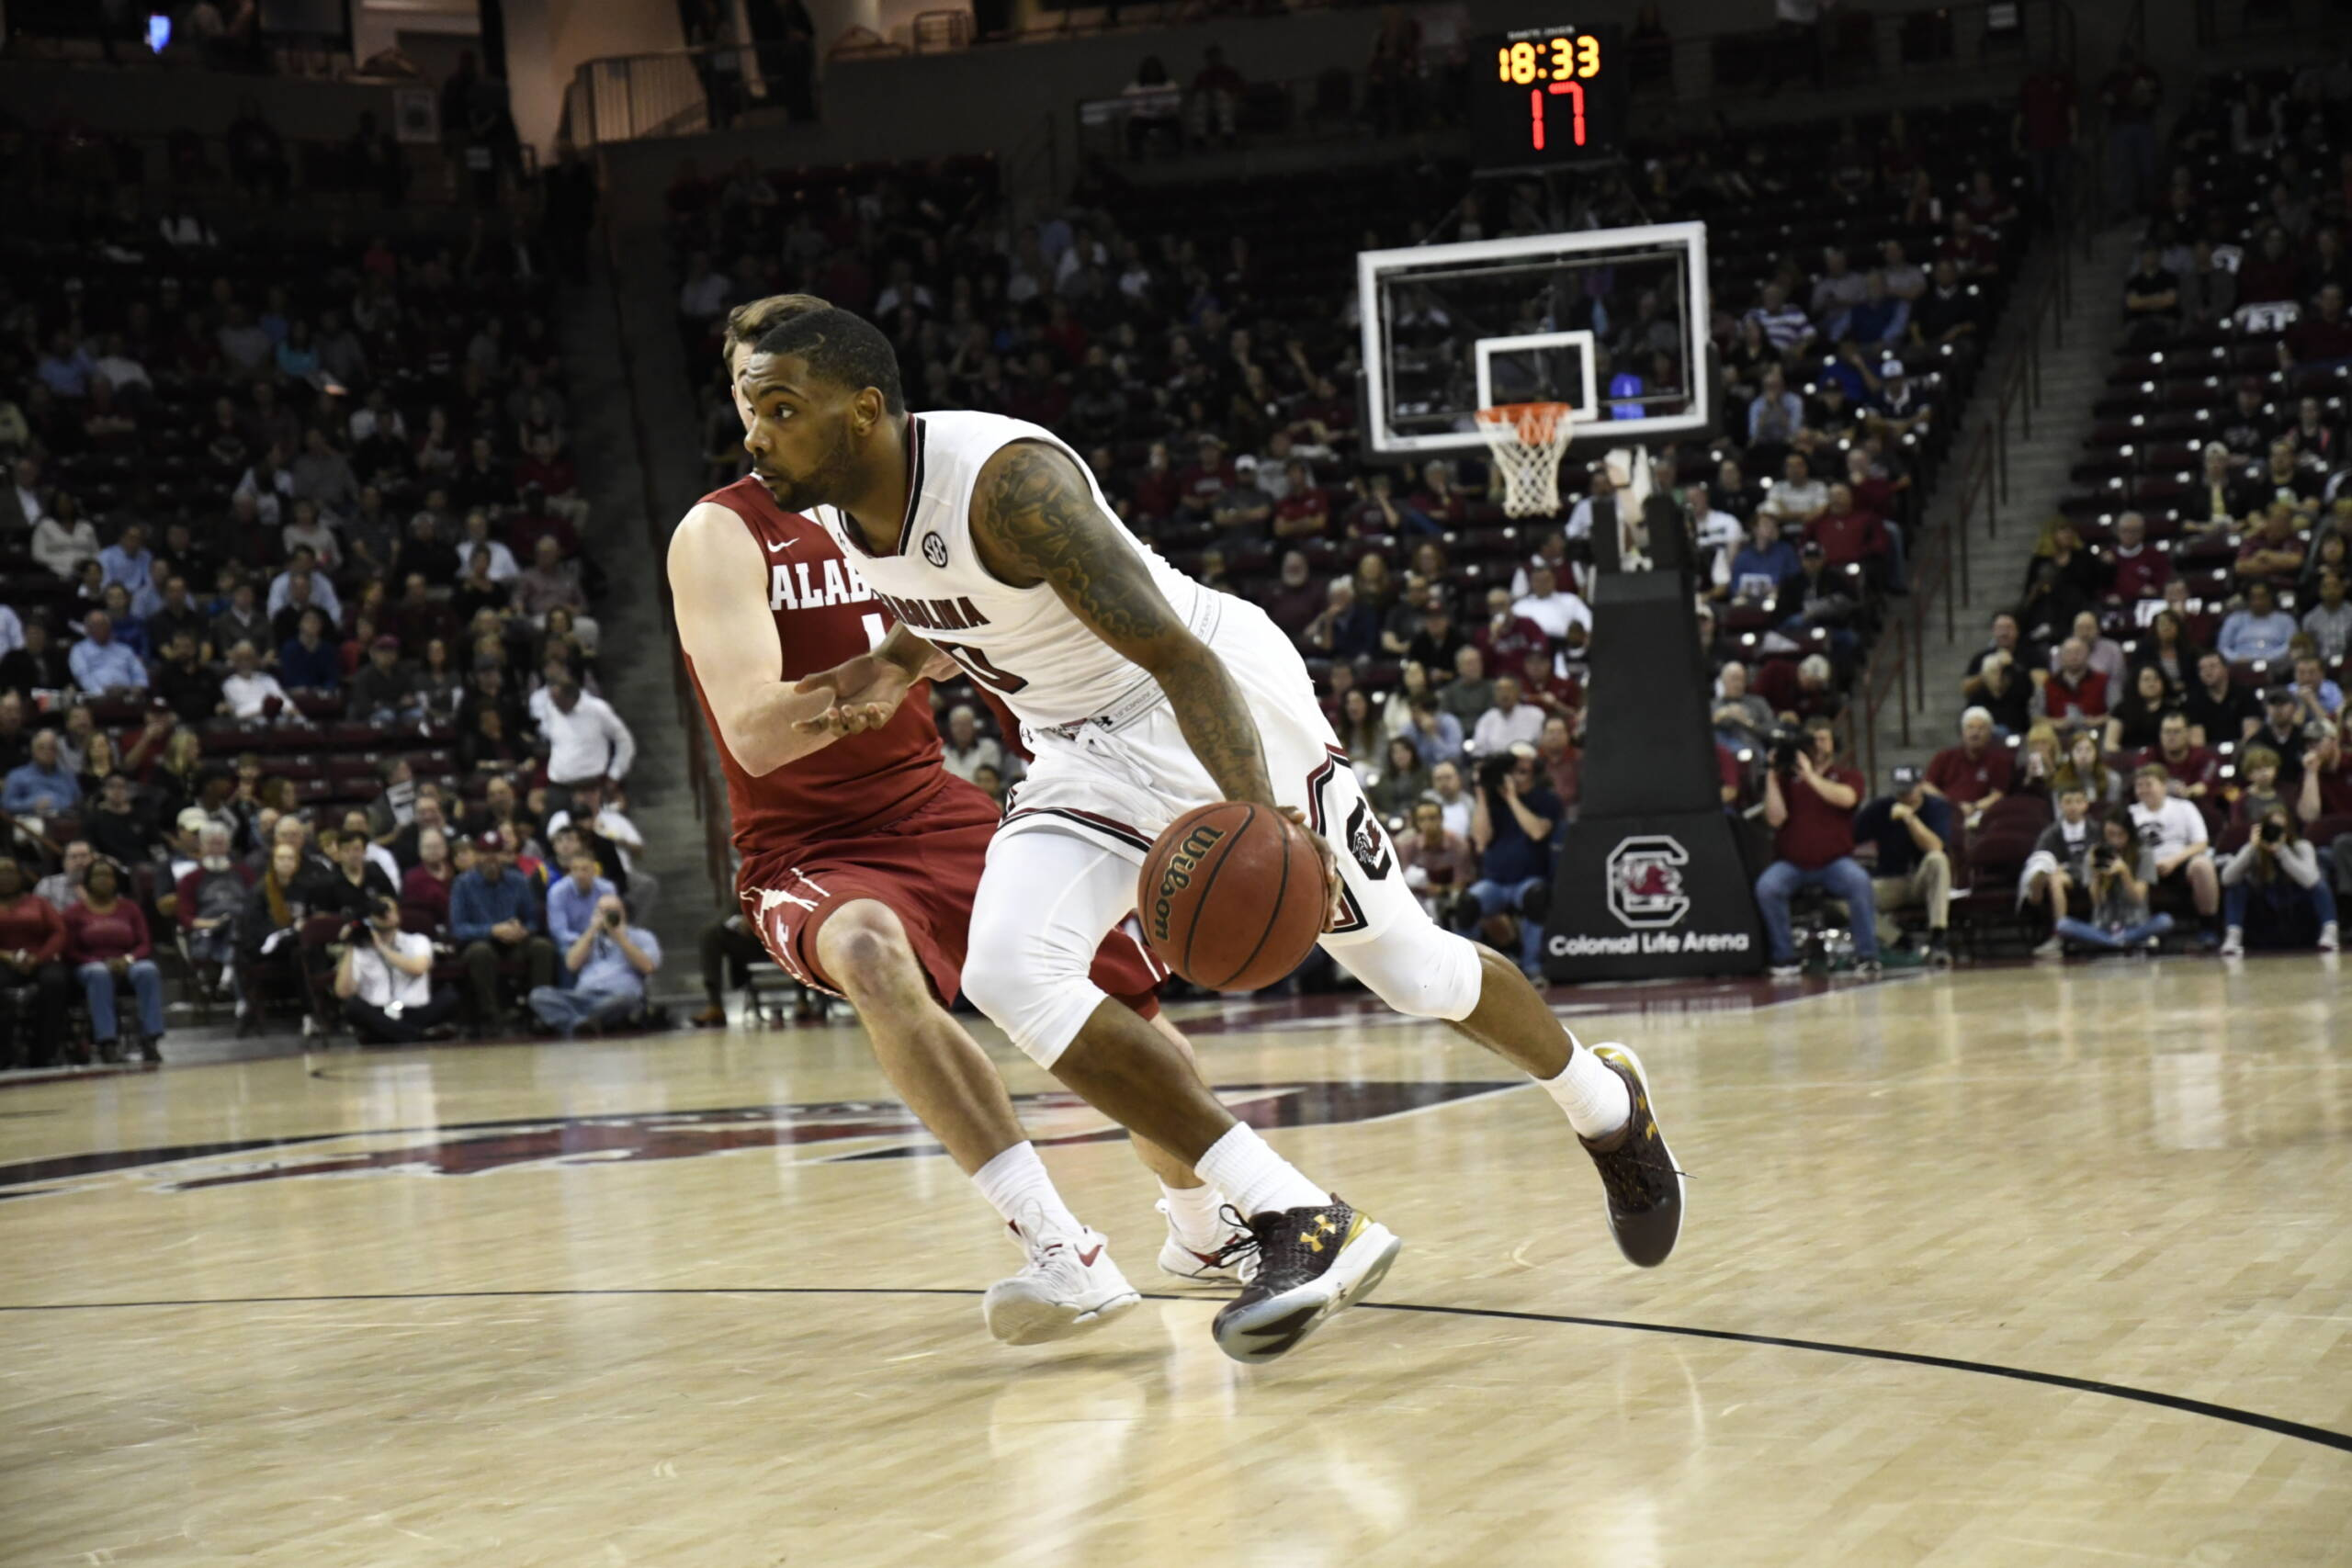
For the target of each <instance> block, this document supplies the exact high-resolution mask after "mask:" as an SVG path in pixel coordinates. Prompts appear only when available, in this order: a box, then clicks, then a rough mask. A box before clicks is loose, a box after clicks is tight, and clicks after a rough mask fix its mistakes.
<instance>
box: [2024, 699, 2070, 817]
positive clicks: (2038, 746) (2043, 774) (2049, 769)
mask: <svg viewBox="0 0 2352 1568" xmlns="http://www.w3.org/2000/svg"><path fill="white" fill-rule="evenodd" d="M2065 761H2066V753H2065V749H2064V747H2062V746H2060V745H2059V743H2058V731H2057V729H2056V728H2054V727H2053V726H2052V724H2051V722H2050V721H2049V720H2048V719H2046V718H2038V719H2036V720H2034V721H2033V728H2030V729H2029V730H2027V731H2026V732H2025V742H2024V744H2023V745H2021V746H2019V747H2018V762H2017V781H2018V792H2019V793H2020V794H2025V793H2030V794H2034V795H2048V796H2050V798H2051V799H2052V800H2055V799H2056V798H2057V795H2056V792H2055V791H2053V790H2052V788H2051V781H2052V780H2053V779H2055V778H2057V776H2058V770H2059V769H2060V768H2062V767H2064V765H2065Z"/></svg>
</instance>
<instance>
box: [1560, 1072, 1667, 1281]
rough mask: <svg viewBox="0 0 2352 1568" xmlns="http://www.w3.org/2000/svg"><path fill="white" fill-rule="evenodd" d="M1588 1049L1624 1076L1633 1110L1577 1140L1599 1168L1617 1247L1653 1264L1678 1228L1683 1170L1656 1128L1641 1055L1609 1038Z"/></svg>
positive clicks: (1660, 1260) (1627, 1256)
mask: <svg viewBox="0 0 2352 1568" xmlns="http://www.w3.org/2000/svg"><path fill="white" fill-rule="evenodd" d="M1591 1050H1592V1054H1593V1055H1596V1056H1598V1057H1600V1060H1601V1062H1602V1063H1603V1064H1604V1065H1606V1066H1608V1068H1609V1070H1610V1071H1611V1072H1613V1073H1615V1074H1616V1075H1617V1076H1618V1077H1621V1078H1623V1079H1624V1080H1625V1092H1626V1093H1627V1094H1629V1095H1631V1096H1632V1097H1633V1112H1632V1114H1631V1115H1629V1116H1628V1117H1627V1118H1626V1119H1625V1124H1624V1125H1623V1127H1620V1128H1619V1129H1617V1131H1615V1132H1614V1133H1611V1134H1609V1135H1608V1136H1607V1137H1605V1138H1602V1139H1600V1140H1598V1141H1595V1140H1593V1139H1591V1138H1587V1137H1582V1136H1579V1137H1578V1138H1577V1142H1578V1143H1580V1144H1582V1145H1584V1151H1585V1153H1587V1154H1589V1155H1590V1156H1592V1163H1593V1164H1594V1165H1596V1166H1598V1167H1600V1185H1601V1186H1602V1187H1604V1188H1605V1189H1607V1190H1608V1193H1609V1231H1610V1234H1611V1235H1614V1236H1615V1237H1616V1238H1617V1250H1618V1251H1620V1252H1622V1253H1623V1254H1624V1255H1625V1260H1626V1261H1627V1262H1629V1263H1634V1264H1638V1265H1640V1266H1641V1267H1642V1268H1644V1269H1655V1268H1657V1266H1658V1265H1659V1264H1661V1263H1663V1262H1665V1261H1666V1259H1667V1255H1668V1253H1671V1252H1672V1251H1673V1250H1674V1243H1675V1238H1676V1237H1678V1236H1679V1235H1681V1234H1682V1172H1681V1171H1680V1169H1679V1168H1677V1167H1676V1165H1675V1163H1674V1153H1673V1151H1672V1150H1670V1149H1668V1147H1667V1146H1666V1138H1665V1136H1664V1134H1660V1133H1659V1132H1658V1130H1657V1113H1656V1112H1655V1111H1652V1110H1651V1108H1650V1091H1649V1084H1648V1081H1647V1080H1646V1079H1645V1077H1644V1076H1643V1073H1642V1059H1641V1058H1640V1057H1639V1056H1636V1055H1634V1050H1633V1047H1632V1046H1630V1045H1620V1044H1616V1043H1609V1044H1605V1045H1595V1046H1593V1047H1591Z"/></svg>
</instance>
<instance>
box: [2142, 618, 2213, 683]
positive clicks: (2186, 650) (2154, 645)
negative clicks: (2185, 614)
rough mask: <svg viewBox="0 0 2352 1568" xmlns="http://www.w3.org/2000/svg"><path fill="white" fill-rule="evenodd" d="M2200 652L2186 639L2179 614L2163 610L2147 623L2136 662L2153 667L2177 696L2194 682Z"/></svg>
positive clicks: (2202, 652)
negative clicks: (2146, 632)
mask: <svg viewBox="0 0 2352 1568" xmlns="http://www.w3.org/2000/svg"><path fill="white" fill-rule="evenodd" d="M2204 651H2205V650H2204V649H2201V648H2199V647H2198V646H2197V644H2196V643H2195V642H2193V641H2191V640H2190V639H2189V636H2188V623H2187V622H2185V621H2183V620H2182V619H2181V618H2180V612H2179V611H2177V610H2175V609H2172V608H2171V607H2169V606H2167V607H2165V608H2164V609H2162V610H2158V611H2157V612H2156V618H2155V619H2154V620H2153V621H2151V622H2149V623H2148V635H2147V637H2145V638H2143V640H2142V642H2141V644H2140V649H2139V652H2138V654H2137V658H2138V659H2139V660H2140V661H2141V662H2142V663H2144V664H2148V665H2152V666H2154V668H2155V669H2156V670H2157V671H2159V672H2161V673H2162V674H2163V676H2164V678H2165V684H2167V685H2169V686H2170V687H2171V688H2172V689H2173V691H2174V692H2175V693H2180V692H2185V691H2187V690H2188V683H2189V682H2191V681H2194V680H2195V679H2197V660H2199V658H2200V657H2202V656H2203V654H2204Z"/></svg>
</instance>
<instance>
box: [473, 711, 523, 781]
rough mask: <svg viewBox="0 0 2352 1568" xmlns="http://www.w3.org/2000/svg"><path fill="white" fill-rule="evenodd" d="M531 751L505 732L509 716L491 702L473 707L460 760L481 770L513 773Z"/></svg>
mask: <svg viewBox="0 0 2352 1568" xmlns="http://www.w3.org/2000/svg"><path fill="white" fill-rule="evenodd" d="M529 756H530V752H529V751H528V750H526V748H525V747H523V746H522V745H520V744H519V743H517V741H516V740H515V738H514V737H513V736H511V735H509V734H507V733H506V716H505V715H504V714H502V713H500V712H499V711H498V709H497V708H496V707H495V706H493V705H491V704H488V703H484V704H483V705H481V706H480V707H478V708H476V709H475V710H474V723H473V728H471V729H469V730H468V731H466V733H465V735H464V736H463V737H461V738H460V739H459V740H458V761H459V762H460V763H462V764H463V765H464V766H465V767H466V768H467V769H469V771H471V772H474V773H513V772H514V771H515V769H516V768H517V767H519V766H520V765H521V764H522V763H523V762H524V761H526V760H527V759H528V757H529Z"/></svg>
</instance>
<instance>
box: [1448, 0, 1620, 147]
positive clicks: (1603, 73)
mask: <svg viewBox="0 0 2352 1568" xmlns="http://www.w3.org/2000/svg"><path fill="white" fill-rule="evenodd" d="M1620 37H1621V35H1620V34H1619V32H1618V30H1617V29H1616V28H1577V27H1568V26H1565V25H1563V26H1559V27H1550V28H1518V29H1516V30H1514V31H1511V32H1507V33H1493V34H1489V35H1487V37H1486V38H1484V39H1480V40H1478V41H1477V42H1476V43H1474V44H1472V45H1471V46H1470V61H1469V74H1470V154H1471V160H1472V162H1473V163H1474V164H1476V165H1477V166H1478V167H1479V168H1482V169H1528V168H1552V167H1560V166H1565V165H1569V164H1585V163H1600V162H1604V161H1607V160H1610V159H1613V158H1615V157H1617V156H1618V155H1619V154H1620V153H1621V152H1623V147H1624V134H1625V80H1626V65H1627V62H1626V61H1625V60H1623V58H1622V56H1621V53H1620V45H1619V39H1620Z"/></svg>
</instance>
